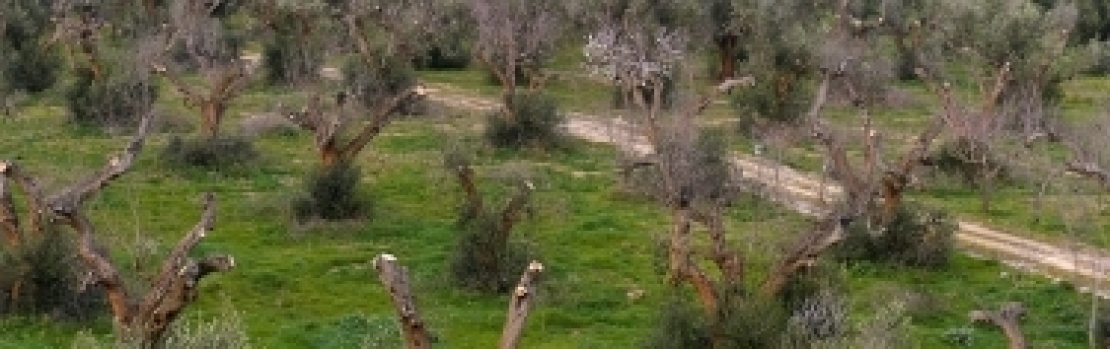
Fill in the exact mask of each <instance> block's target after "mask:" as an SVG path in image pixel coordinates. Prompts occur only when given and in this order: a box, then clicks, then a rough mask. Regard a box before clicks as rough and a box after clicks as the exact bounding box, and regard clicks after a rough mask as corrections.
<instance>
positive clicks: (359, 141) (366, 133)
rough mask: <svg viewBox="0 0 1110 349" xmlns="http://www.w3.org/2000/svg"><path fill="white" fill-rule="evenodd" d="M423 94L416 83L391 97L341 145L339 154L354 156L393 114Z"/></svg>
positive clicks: (345, 156)
mask: <svg viewBox="0 0 1110 349" xmlns="http://www.w3.org/2000/svg"><path fill="white" fill-rule="evenodd" d="M425 94H426V93H425V91H424V87H423V86H421V85H417V86H414V87H412V88H409V89H407V90H405V91H404V92H401V93H400V94H398V95H396V96H394V97H393V98H391V99H390V100H389V101H387V102H386V103H385V104H384V105H382V106H381V107H379V108H378V109H377V110H376V111H375V112H374V114H373V115H374V117H373V119H371V121H370V123H369V124H367V125H366V126H365V127H363V128H362V131H361V132H359V133H358V135H356V136H355V138H354V139H352V140H351V141H350V142H349V143H347V145H346V146H344V147H343V149H342V150H341V151H340V152H339V153H340V156H341V157H342V158H343V159H351V158H354V157H355V155H357V154H358V153H359V152H361V151H362V149H363V148H365V147H366V145H367V144H369V143H370V141H371V140H373V139H374V137H375V136H377V135H378V134H379V133H381V132H382V129H383V128H385V126H386V125H388V124H389V123H390V122H392V121H393V115H394V114H396V113H397V112H398V111H400V109H401V108H402V107H404V106H405V105H407V104H409V103H412V102H413V101H414V100H416V99H418V98H424V96H425Z"/></svg>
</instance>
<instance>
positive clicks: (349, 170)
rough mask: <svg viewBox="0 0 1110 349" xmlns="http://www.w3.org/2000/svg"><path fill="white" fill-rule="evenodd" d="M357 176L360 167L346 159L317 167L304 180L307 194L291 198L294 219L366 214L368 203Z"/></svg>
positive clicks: (324, 218) (368, 208) (305, 219)
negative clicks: (331, 164) (334, 163)
mask: <svg viewBox="0 0 1110 349" xmlns="http://www.w3.org/2000/svg"><path fill="white" fill-rule="evenodd" d="M360 178H362V172H361V171H360V170H359V168H358V167H357V166H354V165H351V164H349V163H346V162H343V163H339V164H337V165H334V166H325V167H322V168H319V169H317V170H316V171H314V172H313V173H312V174H311V175H310V176H309V178H308V180H306V181H305V192H306V194H305V195H304V196H301V197H298V198H296V199H294V200H293V215H294V217H293V218H295V219H296V220H297V221H298V222H305V221H308V220H311V219H322V220H327V221H335V220H343V219H355V218H360V217H365V216H367V215H368V214H369V213H370V208H371V204H370V199H369V197H368V196H366V195H365V194H363V193H362V192H361V191H360V190H359V187H358V185H359V179H360Z"/></svg>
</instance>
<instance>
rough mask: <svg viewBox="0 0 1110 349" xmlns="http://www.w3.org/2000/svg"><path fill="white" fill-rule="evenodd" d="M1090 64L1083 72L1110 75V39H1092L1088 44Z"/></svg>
mask: <svg viewBox="0 0 1110 349" xmlns="http://www.w3.org/2000/svg"><path fill="white" fill-rule="evenodd" d="M1086 49H1087V52H1086V54H1087V59H1088V60H1089V61H1088V64H1087V67H1086V68H1085V69H1083V73H1086V74H1091V75H1100V76H1106V75H1110V40H1108V41H1093V40H1092V41H1091V42H1090V43H1088V44H1087V47H1086Z"/></svg>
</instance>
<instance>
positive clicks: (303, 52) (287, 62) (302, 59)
mask: <svg viewBox="0 0 1110 349" xmlns="http://www.w3.org/2000/svg"><path fill="white" fill-rule="evenodd" d="M276 12H277V13H276V14H275V15H274V20H273V21H272V22H271V23H270V28H271V29H272V30H271V33H270V35H268V36H267V37H266V39H265V40H263V42H262V71H263V74H264V76H265V79H266V82H267V83H268V84H271V85H285V84H290V83H296V82H302V81H313V80H316V79H317V78H319V74H320V68H321V67H322V66H323V64H324V49H323V47H321V46H322V44H321V42H322V38H319V37H316V36H314V35H311V34H312V33H316V32H317V31H318V30H320V29H321V28H312V26H313V25H314V23H312V21H317V22H322V21H320V20H319V19H315V18H312V17H309V16H310V14H309V10H304V9H286V8H280V7H279V8H278V9H277V10H276Z"/></svg>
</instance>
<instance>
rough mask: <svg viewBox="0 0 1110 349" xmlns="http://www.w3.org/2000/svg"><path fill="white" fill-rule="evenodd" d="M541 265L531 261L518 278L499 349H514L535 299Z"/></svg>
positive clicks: (502, 330) (510, 300) (541, 269)
mask: <svg viewBox="0 0 1110 349" xmlns="http://www.w3.org/2000/svg"><path fill="white" fill-rule="evenodd" d="M542 272H543V264H540V262H537V261H532V263H531V264H528V269H526V270H525V271H524V274H523V275H521V276H520V282H519V283H518V284H517V286H516V289H515V290H513V294H512V295H511V296H510V297H511V298H510V299H509V311H508V313H507V315H506V317H505V326H504V327H502V329H501V344H500V346H499V348H500V349H514V348H516V346H517V343H518V341H519V340H520V334H521V332H523V331H524V322H525V320H527V319H528V312H529V310H531V308H532V303H533V300H534V299H535V293H536V283H537V282H539V277H540V273H542Z"/></svg>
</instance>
